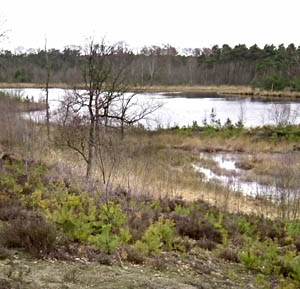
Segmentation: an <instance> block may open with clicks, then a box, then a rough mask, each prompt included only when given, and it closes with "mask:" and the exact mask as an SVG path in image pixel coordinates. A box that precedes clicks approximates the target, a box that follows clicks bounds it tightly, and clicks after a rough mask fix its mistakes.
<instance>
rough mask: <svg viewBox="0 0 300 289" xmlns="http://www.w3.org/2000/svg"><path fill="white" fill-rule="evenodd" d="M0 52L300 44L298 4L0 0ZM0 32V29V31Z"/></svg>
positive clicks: (278, 0)
mask: <svg viewBox="0 0 300 289" xmlns="http://www.w3.org/2000/svg"><path fill="white" fill-rule="evenodd" d="M0 5H1V6H0V7H1V10H0V17H1V18H2V19H5V20H6V23H5V26H4V28H5V29H8V30H9V33H8V40H6V41H5V42H3V41H2V43H1V44H0V48H1V47H2V48H3V47H4V48H8V49H11V50H14V49H15V48H17V47H19V46H22V47H25V48H26V49H28V48H41V47H43V46H44V42H45V36H46V37H47V41H48V45H47V46H48V48H58V49H62V48H63V47H64V46H67V45H83V44H84V40H85V39H86V38H87V37H89V36H94V37H95V38H96V39H98V40H99V39H101V38H102V37H105V38H106V39H107V40H109V41H110V42H116V41H126V43H128V44H129V45H130V47H131V48H140V47H142V46H144V45H152V44H154V45H162V44H171V45H173V46H175V47H177V48H185V47H191V48H196V47H199V48H202V47H212V46H213V45H214V44H218V45H223V44H224V43H226V44H229V45H231V46H234V45H237V44H246V45H247V46H251V45H253V44H255V43H256V44H258V45H259V46H260V47H263V46H264V45H265V44H275V45H279V44H281V43H284V44H285V45H288V44H289V43H294V44H295V45H296V46H298V45H299V44H300V33H299V31H300V30H299V29H300V25H299V24H300V17H299V11H300V9H299V8H300V0H214V1H213V0H84V1H82V0H81V1H78V0H19V1H17V0H0ZM2 30H3V29H2Z"/></svg>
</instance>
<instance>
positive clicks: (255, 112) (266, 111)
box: [5, 88, 300, 129]
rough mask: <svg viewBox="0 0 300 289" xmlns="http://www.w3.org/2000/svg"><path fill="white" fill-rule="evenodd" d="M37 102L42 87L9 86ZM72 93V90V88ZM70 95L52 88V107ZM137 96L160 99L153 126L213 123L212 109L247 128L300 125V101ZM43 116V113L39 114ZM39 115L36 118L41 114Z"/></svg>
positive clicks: (206, 95)
mask: <svg viewBox="0 0 300 289" xmlns="http://www.w3.org/2000/svg"><path fill="white" fill-rule="evenodd" d="M5 91H9V92H13V93H15V94H18V95H20V96H22V97H28V98H29V99H32V98H33V99H34V100H35V101H38V100H43V99H44V98H45V91H44V90H42V89H5ZM69 92H70V90H69ZM65 94H66V90H64V89H56V88H52V89H50V90H49V99H50V107H51V110H52V111H54V110H55V109H57V107H58V106H59V104H60V101H61V100H62V99H63V96H64V95H65ZM136 99H137V100H138V101H139V102H141V103H145V102H147V101H149V100H151V101H153V102H159V103H161V104H162V107H161V108H160V109H158V110H157V111H155V112H154V113H153V114H151V116H149V117H148V118H147V120H144V121H143V124H144V125H145V126H147V127H150V128H152V129H153V128H156V127H158V126H161V127H165V128H166V127H173V126H179V127H182V126H191V125H192V124H193V122H194V121H196V122H197V123H198V124H199V125H201V124H202V123H203V121H204V120H206V122H207V123H210V121H211V118H212V111H213V114H214V115H215V119H216V120H218V119H219V120H220V122H221V123H222V124H224V123H225V122H226V120H227V119H228V118H230V120H231V121H232V123H237V122H238V121H242V122H243V124H244V125H245V126H246V127H250V126H263V125H267V124H275V125H277V124H279V123H283V124H287V123H292V124H298V123H299V122H300V103H299V102H293V101H284V102H283V101H281V102H276V101H257V100H252V99H251V98H237V97H226V98H225V97H222V96H220V95H218V94H215V93H142V94H137V95H136ZM39 115H40V114H39ZM39 115H38V114H35V117H38V116H39Z"/></svg>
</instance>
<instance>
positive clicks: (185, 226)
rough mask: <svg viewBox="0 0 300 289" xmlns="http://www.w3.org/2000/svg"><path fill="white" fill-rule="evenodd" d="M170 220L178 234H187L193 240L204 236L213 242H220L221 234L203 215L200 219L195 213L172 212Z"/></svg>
mask: <svg viewBox="0 0 300 289" xmlns="http://www.w3.org/2000/svg"><path fill="white" fill-rule="evenodd" d="M172 220H173V221H174V222H175V225H176V230H177V232H178V234H179V235H180V236H187V237H189V238H191V239H194V240H200V239H203V238H205V239H207V240H210V241H213V242H215V243H219V244H221V243H222V234H221V233H220V232H219V231H218V230H217V229H216V228H215V227H214V225H212V224H211V223H209V222H208V220H206V219H205V218H204V217H201V219H200V218H199V216H197V215H196V214H195V213H194V214H193V213H192V214H190V215H189V216H182V215H178V214H173V215H172Z"/></svg>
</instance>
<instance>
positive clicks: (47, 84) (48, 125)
mask: <svg viewBox="0 0 300 289" xmlns="http://www.w3.org/2000/svg"><path fill="white" fill-rule="evenodd" d="M45 56H46V83H45V90H46V127H47V137H48V141H50V107H49V81H50V64H49V57H48V52H47V39H45Z"/></svg>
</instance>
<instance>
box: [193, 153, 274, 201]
mask: <svg viewBox="0 0 300 289" xmlns="http://www.w3.org/2000/svg"><path fill="white" fill-rule="evenodd" d="M200 158H202V159H211V160H214V161H215V162H216V164H217V166H218V167H219V168H221V169H223V172H222V173H221V174H217V173H215V172H214V171H213V170H212V169H209V168H206V167H204V166H202V165H201V164H200V163H199V164H194V165H193V166H194V169H195V170H196V171H198V172H200V173H202V174H203V175H204V180H205V181H206V182H214V183H218V184H220V185H222V186H224V187H228V188H229V189H230V190H232V191H235V192H242V193H243V194H245V195H249V196H253V197H256V196H268V195H271V196H274V195H276V192H277V188H276V186H274V185H263V184H260V183H259V182H258V181H245V180H244V176H245V175H246V173H247V172H246V171H245V170H243V169H239V168H237V167H236V165H235V164H236V162H237V161H238V160H239V159H240V155H238V154H233V153H230V154H229V153H218V154H208V153H201V154H200Z"/></svg>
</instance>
